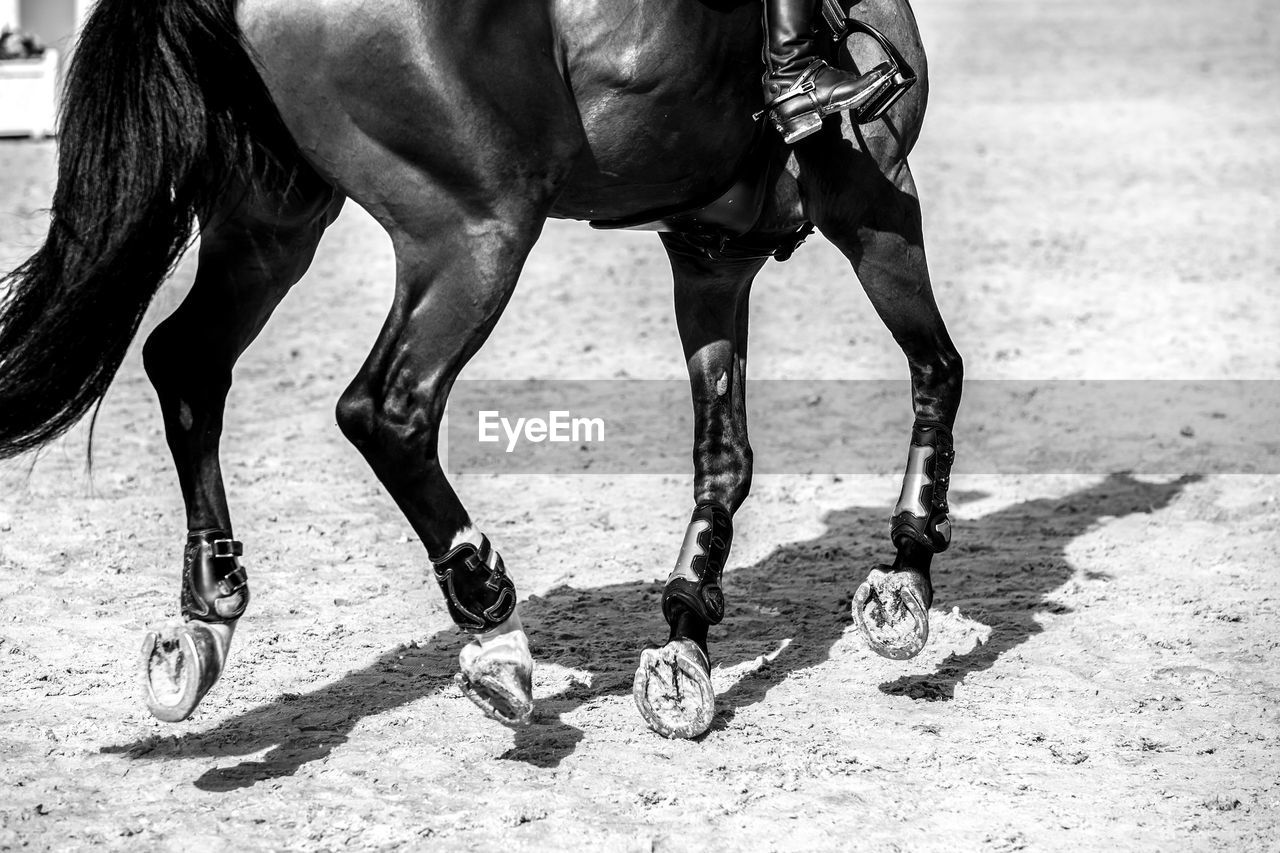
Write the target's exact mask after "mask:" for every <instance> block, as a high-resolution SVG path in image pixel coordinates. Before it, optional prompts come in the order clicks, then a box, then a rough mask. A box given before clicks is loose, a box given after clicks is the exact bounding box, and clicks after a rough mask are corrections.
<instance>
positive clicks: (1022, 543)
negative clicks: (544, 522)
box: [103, 474, 1196, 791]
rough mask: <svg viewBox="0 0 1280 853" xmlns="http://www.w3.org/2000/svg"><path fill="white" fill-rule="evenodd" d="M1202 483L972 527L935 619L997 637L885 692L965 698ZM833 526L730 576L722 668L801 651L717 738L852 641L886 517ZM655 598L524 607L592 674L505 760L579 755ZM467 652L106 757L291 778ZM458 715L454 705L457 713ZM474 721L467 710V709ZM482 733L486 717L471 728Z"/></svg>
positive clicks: (745, 701) (644, 586)
mask: <svg viewBox="0 0 1280 853" xmlns="http://www.w3.org/2000/svg"><path fill="white" fill-rule="evenodd" d="M1194 479H1196V478H1194V477H1183V478H1182V479H1180V480H1177V481H1175V482H1170V483H1144V482H1140V481H1138V480H1135V479H1133V478H1132V477H1130V476H1128V475H1127V474H1113V475H1111V476H1109V477H1107V478H1106V479H1105V480H1103V481H1102V482H1100V483H1098V484H1097V485H1094V486H1091V487H1089V488H1086V489H1083V490H1081V491H1078V492H1075V493H1072V494H1069V495H1067V496H1065V497H1060V498H1041V499H1036V500H1029V501H1025V502H1023V503H1019V504H1015V505H1012V506H1009V507H1006V508H1005V509H1002V510H999V511H997V512H994V513H991V514H989V515H986V516H983V517H982V518H978V519H973V520H962V521H961V523H959V524H958V525H957V532H956V547H955V548H953V549H952V551H951V552H948V553H947V554H946V555H944V556H943V557H942V558H940V559H939V560H938V561H937V563H936V564H935V566H936V571H935V573H934V584H935V591H936V595H935V605H936V606H937V607H939V608H942V609H949V608H950V607H952V606H959V607H960V609H961V610H962V611H963V612H964V613H966V614H967V615H971V616H974V617H976V618H977V619H979V620H980V621H982V622H985V623H987V624H988V625H989V626H990V627H991V636H990V638H989V639H988V640H987V642H985V643H983V644H981V645H978V646H977V647H975V648H974V649H973V650H972V651H970V652H968V653H966V654H958V655H957V654H951V655H949V656H948V657H947V658H946V659H945V660H943V661H942V662H941V663H939V664H938V665H937V666H936V667H935V669H934V671H933V672H932V673H928V674H924V675H911V676H904V677H902V678H899V679H896V680H894V681H892V682H887V683H884V684H881V685H880V690H881V691H883V692H885V693H889V694H896V695H903V696H907V697H910V698H912V699H916V700H920V701H947V700H949V699H950V698H951V697H952V696H953V695H954V690H955V685H956V684H958V683H959V682H961V681H963V680H964V678H965V677H966V676H968V675H969V674H970V673H974V672H979V671H982V670H985V669H988V668H989V667H991V666H992V665H993V664H994V663H995V662H996V661H997V660H998V659H999V658H1000V656H1001V655H1003V654H1004V653H1005V652H1007V651H1009V650H1010V649H1012V648H1015V647H1016V646H1019V645H1021V644H1022V643H1024V642H1026V641H1027V640H1028V639H1029V638H1030V637H1032V636H1034V635H1036V634H1038V633H1040V632H1041V631H1043V630H1044V628H1043V626H1042V625H1041V624H1040V622H1039V621H1038V620H1037V618H1036V617H1037V616H1038V615H1039V614H1041V613H1045V612H1052V613H1063V612H1067V610H1068V608H1066V607H1065V606H1064V605H1062V604H1060V603H1058V602H1055V601H1053V599H1052V596H1053V593H1054V591H1055V590H1057V589H1058V588H1059V587H1061V586H1063V585H1064V584H1065V583H1067V582H1068V581H1069V580H1070V579H1071V578H1072V577H1073V576H1075V575H1076V573H1077V570H1076V569H1075V568H1074V567H1073V566H1072V565H1071V563H1070V562H1069V561H1068V559H1067V557H1066V549H1067V547H1068V546H1069V545H1070V543H1071V542H1072V541H1073V540H1074V539H1076V538H1077V537H1079V536H1080V535H1082V534H1084V533H1085V532H1087V531H1088V530H1089V529H1090V528H1091V527H1093V526H1094V525H1096V524H1097V523H1098V522H1099V521H1100V520H1102V519H1104V518H1108V517H1118V516H1125V515H1130V514H1135V513H1150V512H1153V511H1155V510H1158V509H1161V508H1163V507H1165V506H1167V505H1168V504H1169V503H1170V502H1171V501H1172V500H1173V499H1174V498H1175V497H1176V496H1177V495H1178V494H1179V493H1180V492H1181V491H1182V489H1183V488H1184V486H1185V485H1186V484H1188V483H1189V482H1193V481H1194ZM955 497H956V498H957V501H958V502H963V500H964V499H965V495H964V494H963V493H960V494H957V495H956V496H955ZM824 522H825V525H826V532H824V533H823V534H822V535H821V536H819V537H817V538H816V539H812V540H809V541H806V542H798V543H793V544H789V545H785V546H781V547H779V548H777V549H776V550H774V551H773V552H772V553H771V554H769V555H768V556H767V557H765V558H764V559H763V560H760V561H759V562H757V563H756V564H754V565H751V566H746V567H743V568H738V569H733V570H731V571H729V572H728V573H727V574H726V578H725V587H726V593H727V597H728V604H729V606H728V608H727V613H726V617H725V620H724V622H723V623H722V625H721V626H720V627H719V628H718V629H716V630H715V631H713V632H712V638H711V640H712V655H713V657H714V658H715V659H716V664H717V666H732V665H734V664H737V663H741V662H745V661H751V660H753V659H757V658H759V657H760V656H761V655H764V654H768V653H771V652H774V651H777V650H778V649H779V647H780V644H781V643H782V641H783V640H784V639H786V638H789V639H790V640H791V642H790V643H789V644H787V645H786V646H785V648H783V649H782V650H781V651H780V652H779V653H778V654H777V656H776V657H775V658H773V659H772V661H771V662H770V663H769V665H767V666H764V667H761V668H759V669H758V670H756V671H754V672H752V673H751V674H750V675H749V676H747V677H744V678H742V679H740V680H739V681H738V682H737V683H736V684H734V685H733V686H732V687H731V688H730V689H729V690H727V691H726V692H723V693H721V694H720V695H719V696H718V697H717V708H718V716H717V719H716V722H715V724H713V727H712V732H711V735H710V736H714V734H715V732H716V731H717V730H719V729H723V728H725V727H726V725H729V724H730V721H731V720H732V719H733V716H734V714H735V712H736V711H737V710H738V709H739V708H743V707H746V706H749V705H752V704H754V703H757V702H760V701H762V700H763V699H764V698H765V697H766V696H767V694H768V692H769V690H770V689H772V688H773V687H774V686H776V685H778V684H780V683H781V682H782V681H783V680H785V679H786V678H787V677H788V676H789V675H790V674H791V673H793V672H798V671H802V670H805V669H807V668H810V667H813V666H816V665H819V664H821V663H823V662H824V661H826V660H828V659H829V658H830V656H831V650H832V647H833V645H834V644H835V643H836V642H837V641H838V640H839V639H840V638H841V637H842V636H843V635H844V634H845V632H846V631H847V630H849V629H850V624H851V619H850V616H849V603H850V600H851V597H852V593H853V590H854V589H855V588H856V587H857V585H858V584H859V583H861V581H862V578H863V576H864V574H865V572H866V570H867V569H868V568H869V567H870V566H871V565H872V564H873V563H874V562H876V560H877V558H878V557H881V558H882V557H883V556H884V551H885V550H887V548H886V545H885V542H884V538H885V527H886V512H885V510H884V508H883V507H874V508H873V507H851V508H847V509H842V510H837V511H833V512H831V513H829V514H828V515H827V517H826V518H825V519H824ZM673 535H674V534H673ZM672 541H673V543H674V542H675V540H674V539H673V540H672ZM1090 577H1091V578H1097V577H1098V575H1090ZM661 592H662V588H661V584H659V583H652V582H635V583H624V584H616V585H612V586H605V587H596V588H587V589H575V588H571V587H566V586H561V587H558V588H556V589H553V590H551V591H549V592H548V593H547V594H546V595H544V596H533V597H530V598H529V599H528V600H527V601H526V602H525V603H523V604H522V605H521V615H522V617H523V620H524V622H525V625H526V628H527V629H528V630H529V634H530V639H531V643H532V647H533V653H534V656H535V658H536V659H537V661H538V662H539V663H542V664H556V665H558V666H560V667H565V668H567V669H568V670H570V671H582V670H585V671H587V672H589V673H592V675H591V677H590V678H589V679H578V678H573V677H571V678H570V679H569V684H568V686H567V687H566V688H565V689H562V690H560V691H559V692H557V693H556V694H555V695H553V696H550V697H544V696H540V697H539V699H538V710H537V712H536V714H537V716H536V718H535V721H534V723H533V725H531V726H529V727H526V728H523V729H518V730H516V731H515V745H514V746H513V747H512V748H511V749H510V750H508V751H507V752H506V753H505V754H504V755H503V756H502V757H503V758H504V759H509V760H518V761H525V762H528V763H530V764H533V765H536V766H539V767H555V766H557V765H558V764H559V763H560V762H561V761H562V760H563V759H564V758H566V757H567V756H569V755H570V754H572V752H573V750H574V749H575V748H576V746H577V744H578V742H579V741H580V740H581V739H582V737H583V732H582V731H581V730H580V729H578V728H577V727H575V726H572V725H570V724H568V723H566V722H564V721H563V716H564V715H565V714H567V713H568V712H570V711H572V710H574V709H576V708H578V707H580V706H582V705H585V704H587V703H590V702H592V701H593V700H595V699H598V698H600V697H603V696H614V695H620V694H626V693H629V692H630V689H631V679H632V674H633V672H634V670H635V666H636V662H637V660H638V657H639V653H640V650H641V649H642V648H643V647H644V646H646V645H648V644H649V641H650V640H652V639H657V638H660V637H665V635H666V625H665V623H663V622H662V616H661V612H660V606H659V599H660V596H661ZM936 612H937V611H936V610H935V615H936ZM620 625H621V626H634V633H631V634H630V635H628V634H626V633H625V632H620V631H619V630H618V626H620ZM462 640H463V638H462V637H461V635H460V634H459V633H458V632H456V631H454V630H448V631H441V632H439V633H437V634H436V635H434V636H432V637H431V638H430V639H429V640H427V641H426V642H425V643H423V644H421V645H418V644H410V645H409V646H407V647H406V646H400V647H397V648H395V649H392V650H390V651H388V652H386V653H384V654H383V655H381V656H380V657H379V658H378V659H377V660H376V661H374V662H373V663H372V664H371V665H370V666H368V667H365V668H363V669H360V670H357V671H353V672H351V673H348V674H347V675H346V676H344V677H343V678H341V679H339V680H338V681H335V682H332V683H330V684H327V685H325V686H323V687H320V688H318V689H316V690H313V691H311V692H309V693H303V694H283V695H281V696H279V697H277V698H276V699H274V700H273V701H271V702H268V703H266V704H263V705H260V706H258V707H256V708H252V709H249V710H247V711H245V712H243V713H241V714H239V715H237V716H235V717H233V718H231V719H229V720H227V721H225V722H222V723H220V724H218V726H217V727H216V728H213V729H210V730H207V731H201V732H192V733H189V734H184V735H180V736H152V737H149V738H145V739H142V740H139V741H135V742H132V743H127V744H122V745H119V746H109V747H105V748H104V750H103V751H104V752H109V753H122V754H125V755H127V756H129V757H130V758H135V759H142V758H145V759H148V760H149V759H156V758H191V757H214V758H216V757H221V756H246V755H250V754H254V753H258V752H261V751H262V750H267V752H266V754H265V755H264V756H263V757H262V758H261V759H258V760H246V761H242V762H240V763H239V764H237V765H234V766H231V767H218V768H213V769H211V770H208V771H206V772H205V773H204V774H203V775H202V776H200V777H199V778H198V779H197V780H196V782H195V785H196V787H197V788H200V789H203V790H209V791H226V790H232V789H235V788H243V787H249V786H252V785H254V784H257V783H258V782H261V781H264V780H267V779H274V778H279V777H283V776H290V775H293V774H294V773H295V772H296V771H297V770H298V769H299V768H300V767H302V766H303V765H305V764H308V763H310V762H313V761H317V760H321V759H324V758H325V757H326V756H328V755H329V754H330V753H331V752H332V751H333V749H334V748H335V747H337V746H340V745H342V744H343V743H345V742H346V741H347V739H348V737H349V735H350V733H351V731H352V729H353V728H354V727H355V725H356V724H357V723H358V722H359V721H360V720H362V719H365V718H367V717H373V716H376V715H378V714H382V713H384V712H386V711H390V710H392V709H395V708H398V707H401V706H403V705H406V704H408V703H410V702H414V701H416V700H418V699H421V698H423V697H426V696H430V695H433V694H436V693H438V692H440V691H443V690H451V689H453V688H451V687H450V686H449V685H450V684H451V680H452V677H453V674H454V673H455V672H456V670H457V652H458V648H459V647H460V645H461V643H462ZM535 676H536V671H535ZM462 705H463V700H461V699H459V703H458V707H462ZM466 708H467V712H468V713H471V712H472V711H473V709H472V708H471V706H470V705H469V703H467V704H466ZM480 719H481V718H480V717H479V715H478V713H477V714H476V721H477V724H481V723H480Z"/></svg>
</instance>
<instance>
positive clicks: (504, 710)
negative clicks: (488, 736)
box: [456, 631, 533, 726]
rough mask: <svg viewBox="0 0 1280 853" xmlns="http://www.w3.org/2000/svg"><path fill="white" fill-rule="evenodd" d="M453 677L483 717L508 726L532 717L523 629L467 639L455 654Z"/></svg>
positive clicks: (529, 657) (530, 673)
mask: <svg viewBox="0 0 1280 853" xmlns="http://www.w3.org/2000/svg"><path fill="white" fill-rule="evenodd" d="M458 664H459V667H460V669H461V672H459V673H458V676H457V678H456V681H457V683H458V687H460V688H461V689H462V692H463V694H464V695H465V696H466V697H467V698H468V699H470V700H471V701H472V702H475V703H476V705H478V706H479V707H480V710H481V711H484V714H485V716H486V717H489V718H490V719H493V720H497V721H498V722H500V723H503V724H505V725H508V726H527V725H529V723H530V721H531V720H532V719H533V656H532V655H531V654H529V639H528V638H527V637H526V636H525V633H524V631H512V632H511V633H508V634H503V635H501V636H498V637H495V638H494V639H491V640H486V641H485V642H484V643H483V644H482V643H480V642H479V641H472V642H471V643H468V644H467V645H466V646H465V647H464V648H463V649H462V652H461V653H460V654H459V655H458Z"/></svg>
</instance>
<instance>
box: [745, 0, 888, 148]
mask: <svg viewBox="0 0 1280 853" xmlns="http://www.w3.org/2000/svg"><path fill="white" fill-rule="evenodd" d="M820 3H821V0H765V4H764V6H765V13H764V28H765V39H766V44H765V52H764V54H765V75H764V97H765V102H766V103H765V109H766V110H767V111H768V113H769V118H770V119H772V120H773V123H774V125H775V126H776V127H777V128H778V132H779V133H781V134H782V139H783V141H785V142H786V143H787V144H788V145H790V144H791V143H793V142H797V141H799V140H801V139H804V138H805V137H806V136H809V135H810V134H813V133H817V132H818V130H819V129H820V128H821V127H822V119H823V117H824V116H829V115H832V114H833V113H838V112H843V111H844V110H853V111H854V113H855V118H856V116H857V112H858V110H859V108H860V107H863V106H865V105H867V104H869V103H871V102H873V101H875V100H877V96H878V95H880V94H881V93H882V92H883V90H884V89H885V88H886V87H888V86H891V85H892V84H893V68H892V66H891V65H890V64H889V63H887V62H885V63H881V64H880V65H877V66H876V67H875V68H873V69H871V70H870V71H868V72H867V73H866V74H862V75H857V74H850V73H849V72H847V71H841V70H840V69H838V68H832V67H831V66H830V65H828V64H827V63H826V62H825V61H823V59H822V58H821V56H819V53H818V45H817V43H816V42H815V41H814V32H813V20H814V17H815V16H816V15H817V13H818V8H819V5H820Z"/></svg>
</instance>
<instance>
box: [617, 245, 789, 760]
mask: <svg viewBox="0 0 1280 853" xmlns="http://www.w3.org/2000/svg"><path fill="white" fill-rule="evenodd" d="M663 242H664V244H665V245H666V247H667V253H668V255H669V256H670V258H671V268H672V272H673V273H674V275H675V300H676V321H677V323H678V324H679V327H680V340H681V343H682V344H683V346H684V356H685V360H686V361H687V363H688V367H689V381H690V384H691V388H692V392H693V410H694V451H693V458H694V505H695V506H694V510H693V517H692V519H691V520H690V522H689V527H688V529H687V531H686V532H685V538H684V545H683V547H682V548H681V549H680V556H679V557H678V559H677V560H676V567H675V569H674V570H673V571H672V572H671V575H670V577H669V578H668V579H667V583H666V588H665V589H664V591H663V596H662V612H663V616H664V617H665V618H666V620H667V623H668V625H669V626H670V629H671V631H670V635H669V637H668V639H667V643H666V645H665V646H663V647H662V648H660V649H646V650H645V651H644V652H643V653H642V654H641V658H640V667H639V669H637V671H636V676H635V682H634V684H633V687H632V694H633V696H634V697H635V700H636V705H637V707H638V708H639V709H640V713H641V715H642V716H643V717H644V718H645V721H646V722H648V723H649V725H650V727H652V728H653V729H654V731H656V732H658V733H659V734H662V735H665V736H666V737H672V738H674V737H685V738H688V737H696V736H698V735H700V734H702V733H703V732H705V731H706V730H707V729H708V728H709V727H710V725H711V721H712V719H713V718H714V716H715V692H714V690H713V689H712V685H711V657H710V654H709V651H708V649H707V631H708V629H709V628H710V626H712V625H715V624H718V623H719V622H720V620H721V619H722V618H723V617H724V595H723V593H722V592H721V588H720V578H721V574H722V572H723V570H724V564H725V561H726V560H727V559H728V556H729V545H730V542H731V540H732V538H733V514H734V513H735V512H736V511H737V509H738V507H739V506H741V505H742V502H743V501H744V500H746V498H747V492H748V491H749V490H750V488H751V446H750V445H749V444H748V442H747V412H746V369H747V313H748V310H747V305H748V294H749V291H750V288H751V282H752V281H753V280H754V279H755V276H756V273H758V272H759V271H760V268H761V267H762V266H763V265H764V261H763V260H759V259H753V260H739V261H711V260H707V259H706V258H704V257H701V256H700V255H699V254H698V253H697V252H696V250H691V249H690V247H689V246H688V244H687V243H686V242H685V241H684V240H683V239H682V238H680V237H678V236H673V235H663Z"/></svg>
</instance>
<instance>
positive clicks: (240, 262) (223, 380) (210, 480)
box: [141, 169, 342, 722]
mask: <svg viewBox="0 0 1280 853" xmlns="http://www.w3.org/2000/svg"><path fill="white" fill-rule="evenodd" d="M341 203H342V202H341V197H339V196H337V195H336V194H335V193H334V191H333V190H332V189H331V188H329V187H328V185H326V184H324V183H323V182H321V181H320V179H319V178H317V177H316V176H315V175H313V174H311V173H310V172H309V171H307V170H305V169H303V170H301V172H300V174H299V175H298V176H297V178H296V180H295V182H294V183H293V184H292V185H291V187H290V189H289V190H288V191H287V193H273V192H268V191H266V190H263V189H259V188H253V189H250V190H249V191H248V193H247V194H246V196H245V198H244V200H243V201H241V202H240V203H239V204H238V205H237V206H235V207H234V208H233V209H230V210H228V211H226V212H224V213H223V214H222V215H220V216H217V217H214V218H212V219H211V220H210V224H209V225H207V226H206V227H205V228H204V229H203V231H202V232H201V239H200V255H199V268H198V270H197V273H196V279H195V283H194V284H193V286H192V288H191V292H190V293H189V294H188V295H187V298H186V299H185V300H184V301H183V303H182V305H181V306H179V308H178V309H177V310H176V311H175V312H174V313H173V315H172V316H170V317H169V318H168V319H166V320H165V321H164V322H163V323H161V324H160V326H159V327H157V329H156V330H155V332H153V333H152V334H151V336H150V338H148V340H147V344H146V348H145V350H144V355H143V357H144V362H145V365H146V369H147V374H148V376H149V377H150V378H151V382H152V384H153V385H154V386H155V389H156V393H157V394H158V396H159V398H160V408H161V411H162V412H163V415H164V425H165V436H166V438H167V439H168V443H169V449H170V451H171V452H172V454H173V460H174V464H175V466H176V467H177V471H178V482H179V484H180V486H181V488H182V497H183V501H184V503H185V505H186V513H187V540H186V547H185V549H184V553H183V569H182V589H181V608H182V617H183V621H182V622H174V623H170V624H169V625H167V626H165V627H164V628H162V629H160V630H157V631H152V632H149V633H148V634H147V637H146V640H145V641H144V643H143V650H142V662H141V667H142V679H143V684H144V688H145V691H146V693H145V695H146V700H147V706H148V707H149V708H150V710H151V713H153V714H154V715H155V716H156V717H158V718H159V719H161V720H166V721H168V722H177V721H179V720H183V719H186V718H187V717H188V716H190V714H191V713H192V711H194V710H195V707H196V705H197V704H199V702H200V700H201V699H202V698H203V697H204V695H205V693H207V692H208V690H209V688H210V687H212V686H213V684H214V682H216V681H217V679H218V677H219V675H220V674H221V673H222V668H223V665H224V664H225V662H226V657H227V652H228V649H229V647H230V644H231V637H232V634H233V632H234V631H235V626H236V623H237V621H238V620H239V618H240V616H241V615H242V614H243V613H244V610H245V607H246V606H247V605H248V602H249V589H248V583H247V579H246V576H245V573H244V569H243V568H241V566H240V564H239V560H238V557H239V556H240V553H241V545H240V543H239V542H238V541H236V539H235V537H234V533H233V530H232V525H231V513H230V510H229V508H228V506H227V497H226V492H225V490H224V488H223V483H222V473H221V470H220V467H219V463H218V443H219V438H220V437H221V434H222V416H223V410H224V406H225V403H226V398H227V393H228V391H229V390H230V388H231V369H232V366H233V365H234V364H235V361H236V359H237V358H238V357H239V356H240V354H241V353H242V352H244V350H245V348H246V347H248V346H249V344H250V343H251V342H252V341H253V339H254V338H255V337H256V336H257V335H258V333H259V332H260V331H261V330H262V327H263V326H264V325H265V324H266V322H267V318H268V317H270V316H271V312H272V311H273V310H274V309H275V307H276V305H277V304H278V303H279V302H280V300H281V299H282V298H283V297H284V295H285V293H286V292H287V291H288V290H289V288H290V287H292V286H293V285H294V284H295V283H296V282H297V281H298V279H299V278H301V277H302V274H303V273H304V272H305V271H306V269H307V266H308V265H309V264H310V262H311V258H312V256H313V255H314V253H315V249H316V245H317V243H318V242H319V240H320V235H321V233H322V232H323V231H324V229H325V227H326V226H327V225H328V224H329V223H330V222H332V221H333V218H334V217H335V216H336V215H337V212H338V209H339V207H340V206H341Z"/></svg>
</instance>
